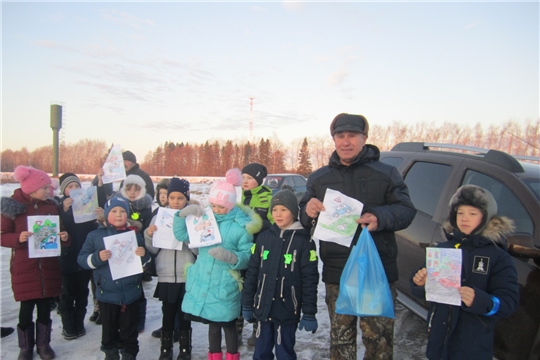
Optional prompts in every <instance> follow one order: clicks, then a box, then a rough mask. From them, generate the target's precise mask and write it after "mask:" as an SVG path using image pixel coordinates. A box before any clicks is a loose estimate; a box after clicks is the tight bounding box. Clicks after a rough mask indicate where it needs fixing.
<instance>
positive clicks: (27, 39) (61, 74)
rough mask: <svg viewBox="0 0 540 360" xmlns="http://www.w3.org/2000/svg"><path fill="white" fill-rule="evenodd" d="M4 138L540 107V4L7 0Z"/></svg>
mask: <svg viewBox="0 0 540 360" xmlns="http://www.w3.org/2000/svg"><path fill="white" fill-rule="evenodd" d="M1 6H2V149H12V150H18V149H20V148H22V147H23V146H25V147H27V148H28V149H29V150H33V149H35V148H37V147H40V146H44V145H48V144H51V142H52V131H51V129H50V127H49V124H50V123H49V120H50V118H49V115H50V104H51V103H52V102H55V101H59V102H62V103H64V105H65V115H66V127H65V130H63V131H65V133H64V140H65V141H66V142H67V143H75V142H77V141H79V140H80V139H84V138H90V139H103V140H105V141H106V142H107V144H111V143H118V144H120V145H122V148H124V149H130V150H132V151H133V152H134V153H135V154H136V155H137V157H138V159H139V160H141V162H142V159H143V158H144V155H145V154H146V153H147V152H148V151H150V150H153V149H155V148H156V147H157V146H158V145H160V144H162V143H163V142H165V141H174V142H190V143H201V142H203V141H206V140H215V139H232V140H247V139H248V136H249V119H250V111H249V97H250V96H253V97H254V105H253V136H254V138H255V139H259V138H260V137H265V138H267V137H270V138H271V137H272V136H274V135H277V136H278V137H279V138H281V139H282V140H283V141H284V143H285V144H287V142H289V141H291V140H295V139H299V138H302V137H304V136H329V130H328V126H329V123H330V121H331V120H332V118H333V117H334V116H335V115H337V114H338V113H340V112H349V113H357V114H363V115H365V116H366V117H367V118H368V120H369V121H370V122H371V123H372V124H380V125H388V124H391V123H392V122H394V121H399V122H407V123H416V122H428V123H431V122H434V123H435V124H442V123H443V122H446V121H451V122H457V123H460V124H476V123H477V122H481V123H484V124H489V123H491V122H493V123H501V122H505V121H507V120H510V119H514V120H518V121H524V120H526V119H531V120H536V119H538V117H539V97H540V96H539V32H540V31H539V4H538V2H526V3H514V2H506V3H501V2H474V3H468V2H467V3H460V2H452V3H441V2H384V3H373V2H344V3H330V2H327V3H313V2H311V3H282V2H261V3H256V2H253V3H250V2H234V3H220V2H208V3H193V2H192V3H185V2H162V3H143V2H130V3H125V2H116V3H113V2H95V3H88V2H87V3H78V2H62V3H46V2H45V3H43V2H42V3H20V2H5V1H4V2H2V4H1Z"/></svg>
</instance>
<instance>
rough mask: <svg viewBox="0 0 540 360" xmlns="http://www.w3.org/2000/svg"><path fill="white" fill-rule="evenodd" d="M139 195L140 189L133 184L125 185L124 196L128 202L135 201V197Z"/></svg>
mask: <svg viewBox="0 0 540 360" xmlns="http://www.w3.org/2000/svg"><path fill="white" fill-rule="evenodd" d="M140 193H141V187H140V186H139V185H135V184H129V185H126V195H127V196H128V199H129V201H135V200H137V197H138V196H139V194H140Z"/></svg>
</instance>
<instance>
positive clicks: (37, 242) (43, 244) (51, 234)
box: [32, 219, 60, 250]
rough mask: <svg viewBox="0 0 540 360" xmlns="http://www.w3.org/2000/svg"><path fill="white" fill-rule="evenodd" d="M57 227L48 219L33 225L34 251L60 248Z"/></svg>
mask: <svg viewBox="0 0 540 360" xmlns="http://www.w3.org/2000/svg"><path fill="white" fill-rule="evenodd" d="M57 225H58V224H55V223H53V222H51V221H50V220H49V219H47V220H45V221H40V220H37V221H36V222H35V223H34V226H33V229H32V232H33V233H34V248H35V249H40V250H43V249H58V248H59V247H60V244H59V239H58V233H57V230H56V229H57Z"/></svg>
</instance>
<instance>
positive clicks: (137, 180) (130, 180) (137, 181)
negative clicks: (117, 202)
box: [120, 174, 152, 201]
mask: <svg viewBox="0 0 540 360" xmlns="http://www.w3.org/2000/svg"><path fill="white" fill-rule="evenodd" d="M128 185H137V186H138V187H139V188H140V189H141V192H140V193H139V195H138V196H137V198H136V199H135V200H134V201H137V200H139V199H142V198H144V197H145V195H146V183H145V182H144V179H143V178H142V177H140V176H139V175H135V174H132V175H128V176H127V177H126V179H125V180H124V183H123V184H122V188H121V189H120V194H122V196H123V197H124V198H126V199H129V197H128V196H127V193H126V189H127V187H128ZM150 201H152V198H151V197H150Z"/></svg>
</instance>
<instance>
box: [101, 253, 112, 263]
mask: <svg viewBox="0 0 540 360" xmlns="http://www.w3.org/2000/svg"><path fill="white" fill-rule="evenodd" d="M111 256H112V253H111V251H110V250H101V251H100V252H99V258H100V259H101V261H107V260H109V259H110V258H111Z"/></svg>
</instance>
